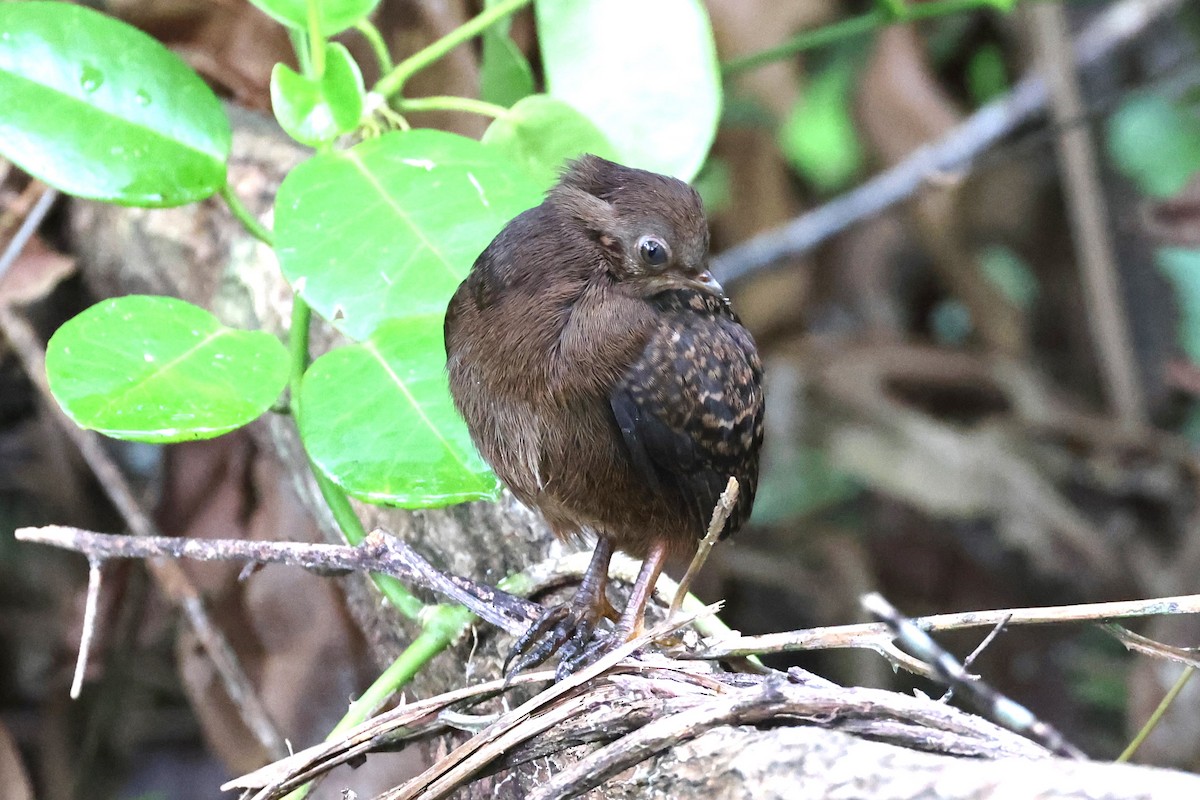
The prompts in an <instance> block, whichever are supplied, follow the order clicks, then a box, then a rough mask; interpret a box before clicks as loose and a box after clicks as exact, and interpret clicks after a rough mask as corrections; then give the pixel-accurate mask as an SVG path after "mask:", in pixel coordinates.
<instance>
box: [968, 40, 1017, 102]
mask: <svg viewBox="0 0 1200 800" xmlns="http://www.w3.org/2000/svg"><path fill="white" fill-rule="evenodd" d="M966 79H967V91H968V93H969V94H970V95H971V99H972V100H973V101H975V104H976V105H983V104H984V103H987V102H988V101H990V100H994V99H995V98H997V97H999V96H1000V95H1002V94H1004V93H1005V92H1006V91H1008V87H1009V85H1010V83H1011V81H1010V80H1009V77H1008V67H1007V66H1005V64H1004V52H1003V51H1002V50H1001V49H1000V46H999V45H998V44H996V43H994V42H987V43H985V44H983V45H980V47H979V49H978V50H976V51H975V52H974V53H972V54H971V59H970V61H968V62H967V74H966Z"/></svg>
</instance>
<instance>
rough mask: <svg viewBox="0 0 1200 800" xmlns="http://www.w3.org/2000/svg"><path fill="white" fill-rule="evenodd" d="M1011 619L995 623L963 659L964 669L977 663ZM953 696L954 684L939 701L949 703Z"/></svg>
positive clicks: (968, 668) (1006, 618) (1007, 618)
mask: <svg viewBox="0 0 1200 800" xmlns="http://www.w3.org/2000/svg"><path fill="white" fill-rule="evenodd" d="M1009 619H1010V618H1009V617H1005V618H1004V619H1003V620H1001V621H1000V622H997V623H996V624H995V625H994V626H993V627H992V629H991V630H990V631H988V634H987V636H984V637H983V641H982V642H980V643H979V644H977V645H976V646H975V649H974V650H972V651H971V652H970V653H969V654H968V655H967V657H966V658H964V659H963V662H962V668H963V670H964V671H966V670H970V669H971V665H972V664H974V663H975V659H977V658H979V657H980V656H981V655H983V651H984V650H987V649H988V646H989V645H990V644H991V643H992V642H994V641H996V637H997V636H999V635H1000V634H1001V633H1003V632H1004V629H1005V628H1007V627H1008V620H1009ZM953 698H954V687H953V686H952V687H950V688H949V689H947V690H946V693H945V694H944V695H942V696H941V697H939V698H938V701H939V702H942V703H949V702H950V700H952V699H953Z"/></svg>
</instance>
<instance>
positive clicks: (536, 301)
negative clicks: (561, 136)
mask: <svg viewBox="0 0 1200 800" xmlns="http://www.w3.org/2000/svg"><path fill="white" fill-rule="evenodd" d="M707 259H708V226H707V223H706V221H705V217H704V208H703V205H702V204H701V201H700V197H699V195H698V194H697V193H696V192H695V190H693V189H692V188H691V187H689V186H688V185H687V184H685V183H683V182H681V181H678V180H675V179H674V178H669V177H667V176H664V175H658V174H655V173H652V172H646V171H643V170H639V169H632V168H629V167H625V166H621V165H619V164H614V163H612V162H610V161H605V160H604V159H601V158H598V157H596V156H584V157H583V158H580V159H578V160H577V161H574V162H572V163H571V164H570V165H569V166H568V168H567V169H566V171H565V173H564V174H563V176H562V179H561V180H560V181H559V183H558V184H557V185H556V186H555V187H554V188H552V189H551V190H550V191H549V192H548V193H547V196H546V199H545V200H544V201H543V202H542V204H541V205H539V206H537V207H536V208H532V209H530V210H528V211H526V212H524V213H523V214H521V215H520V216H518V217H516V218H515V219H513V220H512V221H511V222H509V223H508V225H507V226H506V227H505V228H504V230H502V231H501V232H500V233H499V235H497V236H496V238H495V239H494V240H493V241H492V243H491V244H490V245H488V247H487V249H486V250H484V251H483V253H482V254H481V255H480V256H479V258H478V259H476V261H475V265H474V267H473V268H472V270H471V274H470V275H469V276H468V277H467V279H466V280H465V281H463V283H462V284H461V285H460V286H459V287H458V291H456V292H455V293H454V297H453V298H452V299H451V301H450V306H449V308H448V309H447V312H446V329H445V334H446V354H447V359H448V370H449V373H450V389H451V393H452V394H453V396H454V402H455V404H456V405H457V407H458V410H459V412H460V413H461V414H462V416H463V418H464V419H465V420H466V422H467V427H468V428H469V429H470V431H471V436H472V438H473V439H474V442H475V445H476V446H477V447H478V448H479V451H480V453H481V454H482V455H483V457H484V458H485V459H486V460H487V462H488V463H489V464H490V465H491V466H492V469H494V470H495V472H496V474H497V475H498V476H499V477H500V479H501V480H502V481H504V483H505V484H506V485H507V486H508V488H509V489H511V490H512V492H513V494H515V495H516V496H517V498H518V499H520V500H521V502H523V503H525V504H526V505H528V506H531V507H533V508H536V509H538V510H539V511H541V513H542V514H543V515H544V516H545V518H546V521H547V522H548V523H549V524H550V527H551V528H552V529H553V531H554V533H555V534H556V535H557V536H559V537H560V538H563V539H572V538H576V537H578V536H580V535H581V534H583V533H584V532H592V533H594V534H595V535H596V537H597V542H596V547H595V551H594V553H593V555H592V560H591V564H590V565H589V567H588V570H587V573H586V574H585V576H584V578H583V581H582V583H581V584H580V586H579V589H578V591H577V592H576V594H575V596H574V598H573V599H572V600H571V601H570V602H569V603H566V604H563V605H560V606H555V607H553V608H550V609H548V610H547V611H546V612H545V613H544V614H543V615H542V617H541V619H540V620H539V621H538V622H537V623H535V624H534V625H532V626H531V627H530V629H529V631H528V632H527V633H526V634H525V635H524V636H523V637H521V639H520V640H519V641H518V642H517V643H516V645H514V647H513V651H512V653H511V654H510V655H509V661H510V662H511V661H513V660H514V659H515V660H516V665H515V666H514V667H513V670H512V672H517V671H519V670H521V669H524V668H526V667H530V666H534V665H536V664H538V663H541V662H542V661H544V660H545V659H547V658H549V657H550V656H551V655H552V654H553V653H554V652H555V651H556V650H558V649H559V648H562V647H563V646H564V645H567V647H565V648H564V649H563V657H562V660H561V661H560V667H559V674H560V676H561V675H564V674H566V673H567V672H569V671H570V670H571V669H573V666H574V664H576V663H577V662H578V661H579V660H581V659H583V658H585V657H586V655H587V653H588V651H594V649H595V648H594V647H592V648H588V643H589V640H590V638H591V636H592V634H593V632H594V631H595V626H596V624H597V623H598V622H599V620H600V618H601V617H604V616H609V617H613V618H615V617H616V614H615V612H614V611H613V609H612V606H611V605H610V603H609V601H608V598H607V595H606V593H605V587H606V583H607V578H608V566H609V561H610V560H611V558H612V554H613V551H614V550H623V551H625V552H627V553H629V554H630V555H633V556H636V557H638V558H641V559H644V561H643V565H642V569H641V572H640V574H639V576H638V579H637V582H636V583H635V585H634V588H633V592H632V595H631V596H630V599H629V602H628V604H627V606H626V608H625V612H624V613H623V614H622V615H621V617H620V619H619V620H618V621H617V624H616V629H615V632H616V634H617V636H615V637H613V638H612V639H610V640H609V642H611V643H614V644H615V643H619V642H620V641H621V640H622V639H624V638H628V637H630V636H632V635H634V633H635V632H636V631H638V630H640V627H641V621H642V614H643V611H644V607H645V604H646V601H647V599H648V598H649V596H650V594H651V592H652V591H653V588H654V583H655V581H657V579H658V575H659V572H660V571H661V570H662V566H663V563H664V561H665V560H666V558H667V557H668V555H670V554H689V553H691V552H693V551H694V550H695V548H696V545H697V543H698V541H699V539H700V538H702V537H703V535H704V533H705V531H706V529H707V527H708V523H709V519H710V517H711V515H712V512H713V507H714V506H715V505H716V502H717V500H718V498H719V497H720V495H721V492H722V491H723V490H724V489H725V485H726V483H727V482H728V479H729V477H730V476H734V477H736V478H737V479H738V482H739V483H740V484H741V493H740V496H739V498H738V502H737V506H736V507H735V508H734V511H733V513H732V514H731V515H730V517H729V521H728V522H727V523H726V527H725V530H724V531H723V532H722V535H728V534H730V533H733V532H734V531H736V530H737V529H738V528H739V527H741V525H742V524H743V523H744V522H745V521H746V518H747V517H749V516H750V509H751V506H752V505H753V503H754V492H755V488H756V485H757V482H758V453H759V447H760V445H761V444H762V435H763V421H762V420H763V395H762V387H761V381H762V364H761V362H760V360H759V357H758V352H757V350H756V348H755V346H754V340H753V339H752V338H751V336H750V334H749V332H747V330H746V329H745V328H744V327H742V325H741V322H740V321H739V320H738V318H737V316H736V315H735V314H734V313H733V311H732V309H731V308H730V306H729V301H728V299H727V298H726V297H725V295H724V293H723V291H722V289H721V287H720V285H719V284H718V283H717V282H716V281H714V280H713V278H712V275H711V274H709V272H708V270H707ZM506 668H507V664H506ZM512 672H510V674H512Z"/></svg>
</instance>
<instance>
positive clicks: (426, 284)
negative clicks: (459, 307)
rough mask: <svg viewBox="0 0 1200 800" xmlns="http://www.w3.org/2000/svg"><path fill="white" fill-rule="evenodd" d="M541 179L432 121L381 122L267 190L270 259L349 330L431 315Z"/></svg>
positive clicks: (532, 201) (361, 333)
mask: <svg viewBox="0 0 1200 800" xmlns="http://www.w3.org/2000/svg"><path fill="white" fill-rule="evenodd" d="M540 199H541V192H540V191H539V187H538V186H537V185H536V184H535V183H534V182H533V180H532V179H531V178H530V177H529V176H528V175H527V174H526V173H525V172H524V171H522V170H520V169H519V168H518V167H516V166H515V165H513V164H512V163H510V161H509V159H508V158H507V157H505V156H504V154H502V153H500V152H499V151H497V150H493V149H491V148H488V147H486V146H484V145H482V144H480V143H479V142H476V141H474V140H472V139H467V138H464V137H462V136H456V135H455V134H452V133H443V132H442V131H434V130H412V131H403V132H394V133H388V134H385V135H384V136H381V137H379V138H378V139H369V140H367V141H365V142H363V143H362V144H359V145H356V146H355V147H352V148H351V149H349V150H340V151H333V152H329V153H322V154H319V155H317V156H315V157H314V158H312V159H310V160H308V161H306V162H304V163H303V164H301V165H300V166H298V167H296V168H295V169H294V170H292V172H291V173H290V174H289V175H288V176H287V179H286V180H284V182H283V185H282V186H281V187H280V188H279V195H278V197H277V198H276V201H275V236H276V248H277V250H276V251H277V254H278V256H279V265H280V267H281V268H282V270H283V274H284V277H286V278H287V279H288V282H290V283H291V284H292V286H293V288H295V289H296V291H297V292H298V293H299V294H300V296H301V297H302V298H304V301H305V302H306V303H308V304H309V305H310V306H312V307H313V309H314V310H315V311H316V312H317V313H319V314H321V315H322V316H323V317H325V319H327V320H329V321H330V322H332V323H333V324H334V325H335V326H336V327H337V328H339V329H340V330H342V331H343V332H345V333H346V334H347V335H348V336H351V337H352V338H354V339H358V340H360V341H361V340H364V339H366V338H367V337H368V336H370V335H371V333H372V332H373V331H374V330H375V329H376V328H377V327H378V326H379V324H380V323H381V322H383V321H384V320H386V319H393V318H397V317H411V316H422V317H427V318H428V319H429V321H430V324H433V325H437V324H438V322H439V320H440V315H441V314H442V313H443V312H444V311H445V310H446V304H447V302H449V300H450V295H451V294H452V293H453V292H454V289H455V288H456V287H457V286H458V284H459V283H460V282H461V281H462V279H463V278H465V277H466V276H467V273H468V272H469V271H470V269H471V264H472V263H473V262H474V260H475V257H476V256H477V255H479V252H480V251H481V250H483V248H484V247H486V246H487V244H488V242H490V241H491V240H492V237H493V236H495V235H496V234H497V233H498V232H499V231H500V229H501V228H502V227H503V226H504V224H505V223H506V222H508V220H510V219H512V218H513V217H514V216H516V215H517V214H519V213H520V212H522V211H524V210H525V209H527V208H529V207H530V206H533V205H536V204H537V203H538V202H539V201H540Z"/></svg>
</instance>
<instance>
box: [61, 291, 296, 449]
mask: <svg viewBox="0 0 1200 800" xmlns="http://www.w3.org/2000/svg"><path fill="white" fill-rule="evenodd" d="M46 374H47V377H48V378H49V379H50V392H51V393H52V394H53V395H54V399H55V400H57V401H58V404H59V405H60V406H62V408H63V411H65V412H67V416H69V417H70V418H71V419H73V420H74V421H75V423H76V424H77V425H79V426H80V427H81V428H89V429H91V430H95V431H99V432H100V433H103V434H105V435H107V436H112V437H114V438H117V439H129V440H132V441H138V442H182V441H189V440H192V439H211V438H212V437H214V436H220V435H221V434H222V433H227V432H229V431H231V430H233V429H235V428H239V427H241V426H242V425H245V424H246V423H247V422H249V421H251V420H252V419H254V418H256V417H258V416H259V415H260V414H262V413H263V412H264V411H266V410H267V409H268V408H270V406H271V404H272V403H273V402H275V400H276V398H278V397H279V393H280V392H281V391H282V390H283V387H284V384H285V383H286V382H287V376H288V355H287V351H286V350H285V349H284V347H283V345H282V344H280V343H279V340H278V339H276V338H275V337H274V336H271V335H270V334H268V333H263V332H261V331H241V330H235V329H233V328H227V327H225V326H223V325H222V324H221V323H220V322H219V321H217V318H216V317H214V316H213V315H212V314H210V313H208V312H207V311H205V310H204V309H202V308H198V307H196V306H194V305H191V304H190V303H185V302H184V301H182V300H176V299H175V298H173V297H147V296H143V295H131V296H129V297H118V298H114V299H111V300H105V301H103V302H101V303H98V304H97V305H94V306H92V307H91V308H89V309H88V310H86V311H84V312H83V313H82V314H79V315H78V316H76V317H74V318H73V319H71V320H69V321H68V322H67V323H66V324H65V325H63V326H62V327H61V328H59V329H58V331H57V332H55V334H54V335H53V336H52V337H50V343H49V344H48V345H47V347H46Z"/></svg>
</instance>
